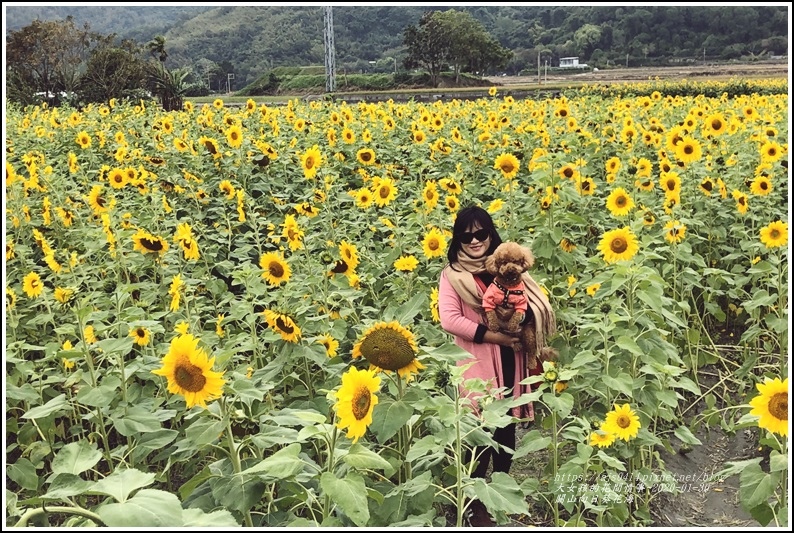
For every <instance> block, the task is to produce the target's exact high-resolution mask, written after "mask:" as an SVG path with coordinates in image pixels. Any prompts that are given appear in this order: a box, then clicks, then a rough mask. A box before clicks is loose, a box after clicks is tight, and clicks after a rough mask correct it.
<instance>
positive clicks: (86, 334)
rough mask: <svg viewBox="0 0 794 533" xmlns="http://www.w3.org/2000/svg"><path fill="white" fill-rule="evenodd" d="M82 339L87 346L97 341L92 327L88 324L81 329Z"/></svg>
mask: <svg viewBox="0 0 794 533" xmlns="http://www.w3.org/2000/svg"><path fill="white" fill-rule="evenodd" d="M83 338H84V339H85V342H86V343H88V344H94V343H95V342H96V341H97V338H96V334H95V333H94V326H92V325H90V324H89V325H88V326H86V327H85V328H84V329H83Z"/></svg>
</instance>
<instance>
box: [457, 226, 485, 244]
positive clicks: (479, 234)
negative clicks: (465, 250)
mask: <svg viewBox="0 0 794 533" xmlns="http://www.w3.org/2000/svg"><path fill="white" fill-rule="evenodd" d="M490 236H491V232H490V231H488V230H487V229H478V230H477V231H475V232H474V233H472V232H470V231H467V232H465V233H460V234H458V239H460V242H462V243H463V244H471V241H472V240H474V239H477V240H478V241H480V242H483V241H484V240H485V239H487V238H488V237H490Z"/></svg>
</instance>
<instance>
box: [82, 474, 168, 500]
mask: <svg viewBox="0 0 794 533" xmlns="http://www.w3.org/2000/svg"><path fill="white" fill-rule="evenodd" d="M154 477H155V476H154V474H150V473H147V472H141V471H140V470H138V469H135V468H128V469H126V470H116V471H115V472H113V473H112V474H110V475H109V476H108V477H106V478H104V479H100V480H99V481H97V482H96V483H94V485H93V486H92V487H91V488H90V491H91V492H93V493H98V494H107V495H108V496H111V497H113V498H114V499H115V500H116V501H117V502H119V503H124V502H125V501H127V498H128V497H129V495H130V494H132V493H133V492H135V491H136V490H138V489H140V488H143V487H146V486H147V485H151V484H152V483H154Z"/></svg>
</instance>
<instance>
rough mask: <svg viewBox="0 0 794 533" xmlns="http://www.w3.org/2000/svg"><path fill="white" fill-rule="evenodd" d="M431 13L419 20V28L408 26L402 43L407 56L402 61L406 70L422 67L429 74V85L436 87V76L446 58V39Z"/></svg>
mask: <svg viewBox="0 0 794 533" xmlns="http://www.w3.org/2000/svg"><path fill="white" fill-rule="evenodd" d="M433 15H434V12H433V11H428V12H426V13H425V14H424V15H422V18H421V19H420V20H419V26H418V27H416V26H413V25H412V26H408V27H407V28H406V29H405V31H404V39H403V42H404V44H405V46H406V47H407V49H408V50H407V51H408V55H407V56H406V58H405V59H404V60H403V65H404V66H405V68H407V69H411V68H416V67H422V68H424V69H425V70H427V72H428V74H430V83H431V84H432V85H433V87H438V76H439V74H440V73H441V68H442V66H443V65H444V62H445V59H446V56H447V46H448V44H447V42H446V37H444V36H443V35H442V29H441V23H440V21H438V20H435V19H434V17H433Z"/></svg>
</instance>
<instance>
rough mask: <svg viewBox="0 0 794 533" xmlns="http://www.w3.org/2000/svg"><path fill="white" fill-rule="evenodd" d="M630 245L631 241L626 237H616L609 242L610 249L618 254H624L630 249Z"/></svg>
mask: <svg viewBox="0 0 794 533" xmlns="http://www.w3.org/2000/svg"><path fill="white" fill-rule="evenodd" d="M628 247H629V243H628V242H627V241H626V239H625V238H624V237H616V238H614V239H612V242H611V243H609V249H610V250H612V251H613V252H614V253H616V254H622V253H623V252H625V251H626V250H627V249H628Z"/></svg>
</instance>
